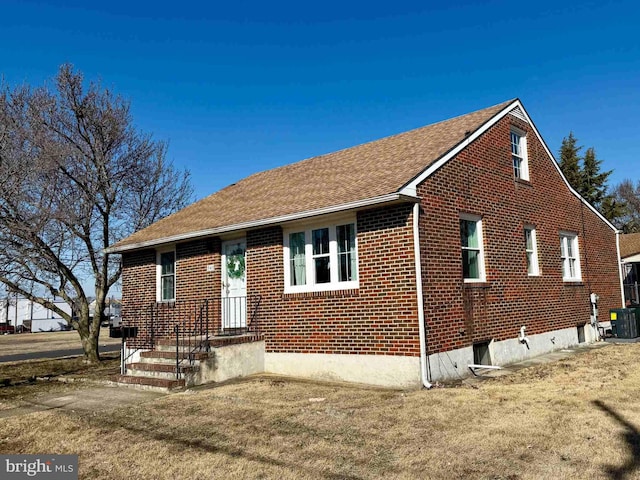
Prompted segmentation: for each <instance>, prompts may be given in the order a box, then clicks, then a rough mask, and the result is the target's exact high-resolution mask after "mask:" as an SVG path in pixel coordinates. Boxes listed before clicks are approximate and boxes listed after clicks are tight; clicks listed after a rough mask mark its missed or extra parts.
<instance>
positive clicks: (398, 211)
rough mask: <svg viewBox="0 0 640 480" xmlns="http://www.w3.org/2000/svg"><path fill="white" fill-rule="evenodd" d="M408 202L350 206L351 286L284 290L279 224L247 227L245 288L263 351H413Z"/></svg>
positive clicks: (415, 322)
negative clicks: (255, 307)
mask: <svg viewBox="0 0 640 480" xmlns="http://www.w3.org/2000/svg"><path fill="white" fill-rule="evenodd" d="M411 208H412V207H411V206H410V205H400V206H394V207H387V208H380V209H374V210H368V211H363V212H359V213H358V218H357V230H358V263H359V275H360V277H359V280H360V288H359V289H358V290H349V291H337V292H326V293H312V294H287V295H285V294H284V293H283V291H284V265H283V250H282V238H283V236H282V230H281V229H280V227H272V228H266V229H261V230H257V231H250V232H248V233H247V290H248V293H249V294H259V295H261V304H260V314H259V321H260V323H261V329H262V331H263V332H264V336H265V340H266V348H267V351H268V352H299V353H348V354H382V355H408V356H418V355H419V354H420V344H419V337H418V314H417V307H416V290H415V269H414V268H413V265H414V254H413V230H412V223H411V222H412V220H411Z"/></svg>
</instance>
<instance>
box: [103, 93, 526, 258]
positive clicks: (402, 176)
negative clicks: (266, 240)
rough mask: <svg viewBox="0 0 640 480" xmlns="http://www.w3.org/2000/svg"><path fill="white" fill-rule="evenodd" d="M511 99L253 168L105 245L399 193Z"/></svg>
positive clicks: (123, 246) (118, 246) (120, 245)
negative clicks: (299, 158) (277, 165)
mask: <svg viewBox="0 0 640 480" xmlns="http://www.w3.org/2000/svg"><path fill="white" fill-rule="evenodd" d="M513 102H514V100H509V101H507V102H504V103H501V104H498V105H494V106H492V107H489V108H485V109H483V110H478V111H476V112H472V113H469V114H466V115H462V116H459V117H455V118H452V119H450V120H445V121H443V122H439V123H435V124H432V125H428V126H426V127H421V128H417V129H415V130H410V131H408V132H404V133H400V134H397V135H393V136H390V137H386V138H382V139H380V140H376V141H373V142H370V143H365V144H362V145H358V146H355V147H351V148H347V149H344V150H340V151H337V152H334V153H329V154H326V155H321V156H318V157H313V158H309V159H306V160H302V161H300V162H297V163H293V164H291V165H286V166H283V167H280V168H275V169H273V170H267V171H264V172H260V173H256V174H254V175H251V176H249V177H247V178H245V179H243V180H240V181H239V182H237V183H235V184H233V185H230V186H228V187H226V188H224V189H222V190H220V191H218V192H216V193H214V194H212V195H210V196H208V197H206V198H204V199H202V200H200V201H198V202H196V203H194V204H192V205H190V206H188V207H186V208H184V209H182V210H180V211H179V212H176V213H174V214H173V215H170V216H168V217H166V218H164V219H162V220H160V221H158V222H156V223H154V224H152V225H150V226H149V227H147V228H145V229H143V230H140V231H138V232H136V233H134V234H133V235H131V236H129V237H127V238H125V239H124V240H121V241H120V242H118V243H116V244H114V245H113V246H112V247H110V250H115V251H118V250H121V249H127V248H131V247H134V246H135V245H137V244H145V243H148V242H153V243H155V242H157V243H161V241H162V239H166V238H170V237H175V236H180V235H185V234H189V233H192V232H199V231H204V230H209V229H215V228H221V227H225V226H230V225H237V224H241V223H246V222H252V221H259V220H265V219H270V218H275V217H281V216H285V215H289V214H294V213H297V212H302V211H309V210H315V209H321V208H326V207H331V206H337V205H343V204H348V203H351V202H357V201H359V200H364V199H371V198H376V197H380V196H383V195H387V194H391V193H395V192H398V191H399V190H400V189H401V188H402V187H403V186H405V185H406V184H407V183H408V182H410V181H411V180H413V179H414V178H415V177H416V176H417V175H418V174H420V173H421V172H422V171H423V170H425V169H426V168H427V167H428V166H429V165H431V164H432V163H434V162H435V161H437V160H438V159H439V158H441V157H442V156H443V155H445V154H446V153H447V152H448V151H450V150H451V149H453V148H454V147H455V146H457V145H458V144H459V143H460V142H462V141H463V140H464V139H465V138H466V137H467V136H468V135H469V134H470V133H473V132H474V131H476V130H477V129H478V128H480V127H481V126H482V125H483V124H485V123H486V122H487V121H488V120H490V119H491V118H492V117H493V116H494V115H496V114H497V113H499V112H500V111H502V110H503V109H504V108H505V107H507V106H508V105H509V104H510V103H513Z"/></svg>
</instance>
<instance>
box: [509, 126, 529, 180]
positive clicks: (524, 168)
mask: <svg viewBox="0 0 640 480" xmlns="http://www.w3.org/2000/svg"><path fill="white" fill-rule="evenodd" d="M514 136H515V137H517V139H518V142H514ZM509 139H510V142H509V143H510V145H511V166H512V168H513V176H514V177H515V178H516V179H518V180H525V181H529V158H528V155H527V135H526V133H525V132H523V131H522V130H519V129H517V128H514V127H512V128H511V132H510V134H509ZM514 146H515V147H516V149H517V150H519V151H518V152H517V153H516V152H514ZM516 159H518V160H519V165H520V167H519V169H518V174H516V167H515V160H516Z"/></svg>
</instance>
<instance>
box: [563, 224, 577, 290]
mask: <svg viewBox="0 0 640 480" xmlns="http://www.w3.org/2000/svg"><path fill="white" fill-rule="evenodd" d="M560 258H561V259H562V279H563V280H565V281H579V280H581V273H580V255H579V252H578V236H577V235H576V234H575V233H560Z"/></svg>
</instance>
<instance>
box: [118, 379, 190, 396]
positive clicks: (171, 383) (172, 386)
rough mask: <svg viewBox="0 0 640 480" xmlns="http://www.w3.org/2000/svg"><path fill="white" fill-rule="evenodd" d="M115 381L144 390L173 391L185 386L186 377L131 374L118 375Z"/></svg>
mask: <svg viewBox="0 0 640 480" xmlns="http://www.w3.org/2000/svg"><path fill="white" fill-rule="evenodd" d="M114 381H115V382H117V383H118V384H120V385H127V386H131V387H134V388H139V389H142V390H156V391H160V392H171V391H174V390H180V389H183V388H184V387H185V381H184V379H180V380H176V379H175V378H174V379H172V380H169V379H166V378H154V377H138V376H131V375H116V376H115V378H114Z"/></svg>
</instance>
